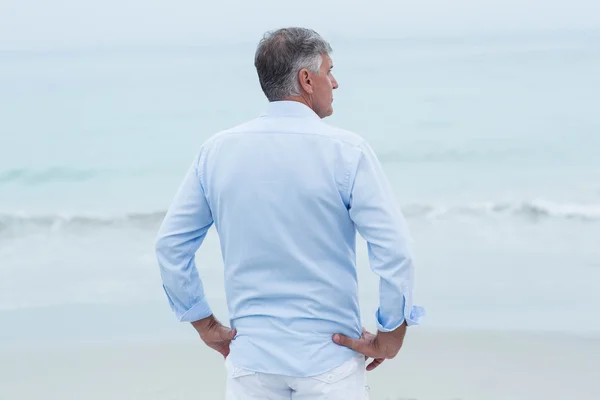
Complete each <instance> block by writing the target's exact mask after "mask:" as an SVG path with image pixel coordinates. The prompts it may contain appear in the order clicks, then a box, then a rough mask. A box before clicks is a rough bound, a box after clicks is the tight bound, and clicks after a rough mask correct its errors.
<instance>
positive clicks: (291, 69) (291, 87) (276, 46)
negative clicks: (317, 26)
mask: <svg viewBox="0 0 600 400" xmlns="http://www.w3.org/2000/svg"><path fill="white" fill-rule="evenodd" d="M331 52H332V50H331V46H330V45H329V43H327V42H326V41H325V40H324V39H323V38H322V37H321V36H320V35H319V34H318V33H317V32H315V31H313V30H311V29H305V28H284V29H278V30H276V31H271V32H267V33H266V34H265V35H264V37H263V38H262V40H261V41H260V43H259V44H258V47H257V49H256V54H255V57H254V66H255V67H256V72H257V73H258V80H259V81H260V86H261V88H262V90H263V92H264V93H265V95H266V96H267V99H269V101H278V100H282V99H284V98H287V97H291V96H299V95H300V84H299V83H298V72H300V70H301V69H302V68H307V69H308V70H309V71H311V72H315V73H319V70H320V69H321V64H322V63H323V54H330V53H331Z"/></svg>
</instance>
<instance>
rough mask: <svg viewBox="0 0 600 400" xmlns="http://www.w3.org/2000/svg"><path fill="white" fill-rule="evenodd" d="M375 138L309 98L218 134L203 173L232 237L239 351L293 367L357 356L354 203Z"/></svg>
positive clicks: (224, 240) (291, 370)
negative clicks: (352, 346) (321, 110)
mask: <svg viewBox="0 0 600 400" xmlns="http://www.w3.org/2000/svg"><path fill="white" fill-rule="evenodd" d="M362 142H363V140H362V139H360V138H359V137H358V136H356V135H353V134H351V133H348V132H344V131H340V130H336V129H334V128H331V127H329V126H328V125H326V124H325V123H324V122H322V121H321V120H320V119H319V118H318V116H317V115H316V114H314V112H312V110H310V109H309V108H308V107H306V106H304V105H302V104H300V103H297V102H276V103H271V105H270V108H269V111H268V113H267V114H266V115H264V116H263V117H261V118H258V119H256V120H253V121H251V122H249V123H247V124H245V125H243V126H241V127H237V128H234V129H232V130H230V131H227V132H224V133H221V134H219V135H217V136H215V137H213V138H212V139H211V140H209V141H208V143H206V145H205V146H204V148H203V150H202V155H201V157H200V162H199V174H200V182H201V184H202V186H203V188H204V193H205V196H206V198H207V201H208V204H209V206H210V209H211V211H212V216H213V219H214V222H215V226H216V228H217V231H218V232H219V238H220V241H221V247H222V253H223V259H224V266H225V285H226V294H227V302H228V305H229V310H230V319H231V324H232V327H233V328H236V329H237V332H238V335H237V337H236V339H235V340H234V341H233V343H232V347H231V355H230V357H231V360H232V362H233V363H235V364H238V365H240V366H242V367H245V368H247V369H250V370H254V371H259V372H270V373H277V374H284V375H289V376H308V375H311V374H317V373H321V372H324V371H327V370H329V369H331V368H333V367H334V366H336V365H339V364H341V363H343V362H344V361H345V360H347V359H348V358H350V357H351V356H352V351H351V350H349V349H346V348H342V347H340V346H337V345H336V344H335V343H333V342H332V340H331V337H332V335H333V334H334V333H336V332H340V333H344V334H345V335H347V336H350V337H359V336H360V333H361V324H360V316H359V305H358V299H357V286H358V283H357V277H356V268H355V237H356V231H355V228H354V223H353V221H352V220H351V218H350V216H349V213H348V207H349V200H350V199H349V196H350V189H351V187H350V186H351V184H352V182H353V176H352V175H353V174H354V173H355V171H356V165H357V163H358V160H359V158H360V154H361V150H360V147H359V146H360V145H361V144H362Z"/></svg>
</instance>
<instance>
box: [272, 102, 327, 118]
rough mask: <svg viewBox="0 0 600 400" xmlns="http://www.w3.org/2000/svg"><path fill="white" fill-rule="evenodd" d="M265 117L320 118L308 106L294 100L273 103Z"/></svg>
mask: <svg viewBox="0 0 600 400" xmlns="http://www.w3.org/2000/svg"><path fill="white" fill-rule="evenodd" d="M262 116H263V117H266V116H269V117H300V118H317V119H320V118H319V116H318V115H317V114H316V113H315V112H314V111H313V110H312V109H310V108H309V107H308V106H307V105H305V104H302V103H300V102H298V101H293V100H281V101H272V102H270V103H269V105H268V106H267V110H266V111H265V113H264V114H263V115H262Z"/></svg>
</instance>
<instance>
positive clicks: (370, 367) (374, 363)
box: [367, 358, 385, 371]
mask: <svg viewBox="0 0 600 400" xmlns="http://www.w3.org/2000/svg"><path fill="white" fill-rule="evenodd" d="M384 360H385V359H384V358H376V359H374V360H373V361H372V362H371V364H369V365H367V371H373V370H374V369H375V368H377V367H379V366H380V365H381V363H383V361H384Z"/></svg>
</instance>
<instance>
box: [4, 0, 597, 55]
mask: <svg viewBox="0 0 600 400" xmlns="http://www.w3.org/2000/svg"><path fill="white" fill-rule="evenodd" d="M287 25H300V26H306V27H312V28H314V29H317V30H318V31H320V32H321V33H322V34H323V35H336V36H367V35H368V36H376V37H381V36H397V37H402V36H422V35H428V36H429V35H434V36H437V35H447V34H452V35H454V34H464V33H498V32H514V31H532V30H533V31H538V30H565V29H569V30H570V29H600V0H410V1H409V0H361V1H358V0H304V1H302V0H254V1H253V0H210V1H207V0H95V1H90V0H0V49H51V48H65V47H67V48H68V47H82V46H98V45H131V44H186V45H187V44H199V43H207V42H217V41H227V42H231V41H253V42H255V41H256V40H257V39H258V38H259V37H260V34H261V33H262V32H263V31H265V30H269V29H272V28H277V27H281V26H287Z"/></svg>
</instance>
